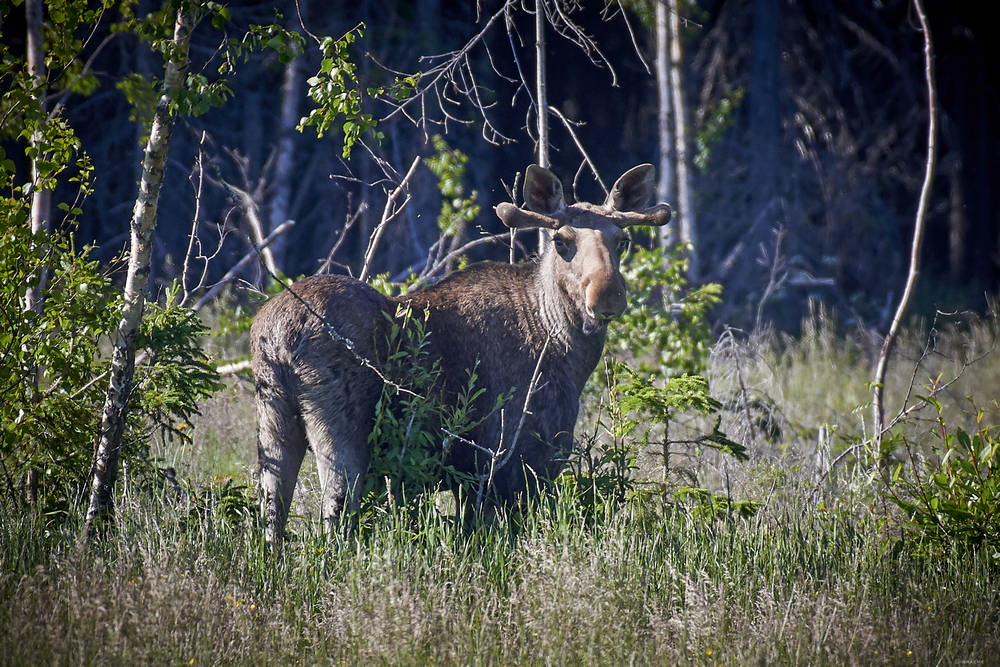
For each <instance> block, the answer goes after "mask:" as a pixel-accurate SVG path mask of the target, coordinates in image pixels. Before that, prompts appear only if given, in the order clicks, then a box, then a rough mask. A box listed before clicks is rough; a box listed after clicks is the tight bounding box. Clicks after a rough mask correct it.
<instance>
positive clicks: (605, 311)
mask: <svg viewBox="0 0 1000 667" xmlns="http://www.w3.org/2000/svg"><path fill="white" fill-rule="evenodd" d="M595 291H596V292H597V293H596V294H594V295H593V297H594V298H593V299H591V300H590V301H591V304H593V305H592V306H591V307H590V310H591V312H592V313H593V315H594V317H595V318H596V319H598V320H601V321H604V322H606V321H608V320H613V319H614V318H616V317H619V316H620V315H621V314H622V313H624V312H625V307H626V305H627V301H626V299H625V285H624V284H622V283H621V281H611V282H610V283H609V284H606V285H604V286H603V289H601V290H595Z"/></svg>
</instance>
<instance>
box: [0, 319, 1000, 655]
mask: <svg viewBox="0 0 1000 667" xmlns="http://www.w3.org/2000/svg"><path fill="white" fill-rule="evenodd" d="M821 324H822V323H821ZM949 335H950V336H955V337H956V339H951V340H950V341H949V342H948V344H947V345H948V346H950V348H949V349H952V350H955V349H959V350H961V351H963V353H967V352H968V350H969V348H970V347H973V346H978V347H977V349H979V348H981V347H982V346H983V345H985V344H986V343H985V341H986V338H988V336H986V334H985V333H984V332H983V331H980V330H975V331H966V332H965V333H964V334H963V333H961V332H958V333H954V332H951V333H949ZM961 336H965V338H964V339H961ZM921 341H922V338H921V337H919V336H913V337H912V338H911V340H910V341H909V342H908V343H906V344H905V345H904V346H902V354H901V355H900V356H901V359H902V360H903V361H901V362H900V363H898V364H897V365H896V366H894V368H893V370H892V372H891V374H890V382H891V384H892V386H891V395H892V396H893V397H895V398H894V400H896V401H899V400H900V399H899V397H900V396H903V395H905V388H903V386H902V385H903V383H909V382H910V378H911V377H912V375H913V372H912V371H913V369H912V363H911V365H910V367H909V368H908V367H907V363H909V362H908V361H907V360H912V358H913V356H914V354H918V353H919V350H920V349H921V346H922V345H923V343H922V342H921ZM970 341H972V342H970ZM728 345H729V347H728V348H727V347H725V346H719V349H718V352H717V355H716V357H715V358H714V360H713V367H712V370H711V374H710V377H711V378H712V381H713V383H714V384H715V389H716V390H717V391H718V392H719V394H720V395H727V396H729V397H730V398H733V397H737V396H738V395H740V393H741V392H742V395H743V396H744V397H746V396H751V395H753V396H754V397H756V398H757V399H759V400H758V401H757V403H755V404H754V405H755V406H756V407H753V408H752V409H750V408H749V407H747V405H749V404H739V403H738V402H733V403H732V406H733V409H732V410H731V414H729V415H728V416H727V418H726V419H727V420H728V423H727V427H728V428H730V429H731V431H732V432H733V433H735V434H738V435H739V436H740V437H742V438H744V439H745V440H746V441H747V443H748V444H749V445H750V447H751V451H752V452H753V456H752V458H751V460H750V462H748V463H746V464H736V463H733V462H732V461H727V460H725V459H722V458H720V457H717V456H714V455H708V454H707V453H705V452H687V453H686V456H684V457H679V458H678V459H676V460H677V461H679V463H677V465H678V466H686V468H687V470H686V472H685V474H686V475H687V476H689V477H691V478H694V479H697V481H698V482H699V483H702V484H704V485H706V486H712V485H713V484H716V485H718V488H724V489H725V492H726V493H728V494H731V495H732V496H733V497H734V498H739V499H748V500H754V501H756V502H759V503H760V504H761V505H760V509H759V511H758V512H757V513H756V514H755V515H754V516H751V517H748V518H740V517H737V516H735V515H725V514H723V515H721V516H718V517H716V518H714V519H709V518H705V517H704V516H702V515H701V514H699V513H698V512H697V511H696V510H697V507H691V506H687V505H684V504H677V503H664V502H663V500H662V499H661V498H660V497H659V496H657V495H655V494H637V495H635V496H633V497H631V498H630V499H628V500H626V501H624V502H621V503H616V502H612V501H607V502H604V503H601V502H598V503H596V504H595V505H586V504H581V503H580V502H578V500H577V499H576V498H575V497H573V496H571V495H570V494H568V493H559V492H557V493H555V494H554V495H553V496H551V497H547V498H544V499H542V500H540V501H539V502H538V503H536V504H535V505H533V506H531V507H529V508H526V509H525V510H523V511H522V512H519V513H518V514H517V515H515V516H511V517H502V518H500V519H498V520H497V521H495V522H492V523H491V524H489V525H482V526H477V527H467V526H464V525H463V524H462V523H461V522H457V521H456V520H455V519H454V518H453V517H452V516H451V515H450V514H449V513H448V512H447V511H441V510H439V509H438V506H437V505H436V504H435V503H433V502H430V501H428V502H426V503H424V504H423V505H422V506H421V507H419V508H417V509H415V510H413V511H405V510H399V511H396V512H383V513H378V514H373V515H372V516H370V517H368V518H367V519H366V520H365V521H364V522H363V523H362V526H361V528H360V529H359V530H358V531H357V532H356V533H353V534H351V535H349V536H347V537H344V536H341V535H340V534H337V535H334V536H328V535H323V534H322V533H321V531H320V528H319V524H318V523H317V522H316V520H315V515H316V509H315V508H316V498H315V497H316V493H317V492H316V489H315V486H316V482H315V474H314V473H313V472H312V471H311V470H309V469H304V470H303V474H302V475H301V478H302V479H301V481H300V484H299V486H298V488H297V494H298V495H299V500H298V501H297V503H296V506H295V510H294V511H295V513H296V515H297V517H296V518H295V520H294V521H293V522H292V523H291V526H292V530H293V533H294V536H293V539H291V540H290V541H289V542H288V543H287V544H286V545H285V546H284V548H283V549H281V550H280V551H278V552H275V551H274V550H272V549H270V548H269V547H268V546H267V545H266V544H264V542H263V541H262V530H261V526H260V525H259V521H258V519H257V516H256V512H255V511H254V508H253V490H252V485H253V479H252V475H251V474H250V473H249V471H250V470H252V468H253V458H254V447H253V414H252V409H251V408H249V407H248V405H249V388H248V387H247V386H246V385H245V384H242V383H237V384H235V385H234V386H233V387H232V388H231V389H230V390H228V391H226V392H223V393H221V394H220V395H219V396H217V397H216V398H214V399H212V401H211V402H209V403H207V404H206V405H205V406H204V409H203V417H202V419H201V420H200V421H199V422H198V423H196V424H194V426H193V428H194V434H195V437H194V440H193V442H191V443H190V444H187V445H184V446H183V447H181V446H180V445H177V444H175V443H171V442H169V441H166V442H162V443H159V445H158V446H159V447H161V449H162V451H160V452H159V455H160V457H161V459H162V460H163V461H164V462H165V463H166V464H169V465H172V466H174V467H175V468H176V469H177V471H178V474H179V476H180V477H181V478H183V479H186V480H188V490H187V492H186V494H184V495H181V496H178V495H177V494H175V493H174V492H173V491H171V490H170V489H169V488H163V489H160V488H128V489H126V490H125V491H124V492H123V493H122V500H121V502H120V503H119V506H118V514H117V516H118V518H117V524H116V528H115V530H113V531H111V532H110V533H108V534H107V535H106V536H105V537H104V538H103V539H102V540H99V541H96V542H91V543H86V542H85V543H81V542H80V541H79V540H78V535H79V526H78V525H74V524H73V522H72V521H69V522H63V523H46V521H45V519H44V517H36V516H32V515H31V514H30V513H24V514H17V513H15V512H12V511H7V508H5V511H4V512H3V513H2V514H0V545H2V546H0V554H2V569H0V602H2V604H0V662H2V663H3V664H17V665H21V664H24V665H27V664H31V665H35V664H74V665H75V664H101V665H115V664H129V665H133V664H205V665H208V664H255V665H257V664H281V665H284V664H305V665H313V664H346V665H369V664H404V665H418V664H420V665H422V664H460V665H478V664H489V665H508V664H510V665H513V664H530V665H535V664H538V665H550V664H552V665H580V664H586V665H591V664H598V665H622V664H695V665H749V664H768V665H770V664H819V665H824V664H830V665H834V664H835V665H843V664H861V665H868V664H900V665H923V664H958V663H964V664H998V663H1000V639H998V634H1000V632H998V623H1000V584H998V580H997V576H996V575H997V572H996V566H995V564H992V563H991V562H990V559H989V557H988V555H987V554H984V553H982V552H981V551H979V552H977V551H974V550H970V549H966V548H964V547H962V546H961V545H957V544H956V545H954V547H953V548H951V549H946V550H943V551H941V550H938V551H934V552H928V551H927V550H921V549H920V548H919V547H920V544H918V543H917V542H916V541H915V540H916V538H915V537H914V536H913V535H912V534H911V533H909V532H908V531H906V530H905V529H904V528H905V526H904V523H905V522H904V521H903V518H902V517H900V516H899V515H898V513H897V512H894V511H893V510H892V509H891V506H889V505H888V504H887V503H886V502H885V501H884V499H883V497H882V494H881V493H880V489H879V487H878V483H877V481H874V480H872V479H871V477H870V474H869V473H868V472H867V471H866V470H865V469H864V467H863V466H861V465H857V464H856V463H857V462H856V461H855V462H852V461H851V457H844V458H843V459H842V460H841V461H840V462H839V463H838V465H837V466H836V467H835V469H834V470H833V472H832V474H827V475H822V474H817V473H818V472H819V473H826V472H827V470H826V469H822V470H821V468H822V466H823V465H826V466H829V465H830V463H831V461H832V458H831V457H834V458H835V457H836V456H838V455H839V453H842V452H844V451H846V450H847V449H848V448H850V447H851V446H852V444H851V443H854V442H856V438H857V437H859V436H860V435H863V430H864V424H863V419H864V418H866V417H867V414H866V413H865V412H864V410H865V408H864V407H862V408H861V410H856V408H857V407H858V406H859V405H862V404H863V403H864V401H865V400H866V398H867V393H866V392H867V390H866V389H865V388H864V385H863V382H864V381H865V379H866V378H867V373H868V369H870V356H869V355H870V350H869V348H867V347H866V346H865V345H862V344H860V343H858V342H857V341H855V340H854V339H853V338H845V337H842V336H839V335H838V334H837V333H836V332H835V329H834V328H833V327H827V326H820V327H818V328H816V329H815V330H813V331H812V332H807V334H806V335H804V336H803V337H802V338H801V339H798V340H795V341H791V340H787V339H786V340H782V341H775V340H774V339H773V338H772V339H770V340H765V339H762V338H748V339H746V340H737V339H734V340H732V341H730V343H728ZM914 346H916V347H914ZM942 347H944V346H942ZM914 349H916V350H917V352H914ZM907 355H909V356H907ZM942 359H943V357H942V358H941V359H939V358H937V357H935V358H934V359H933V360H932V361H933V363H937V364H939V365H941V366H944V365H947V363H946V362H945V361H943V360H942ZM737 367H738V368H737ZM949 368H952V369H954V368H955V367H954V366H949ZM922 372H923V371H921V373H922ZM930 372H932V373H933V372H936V370H935V369H930ZM859 383H860V385H861V386H860V388H858V384H859ZM963 383H964V384H963ZM966 389H967V390H968V391H969V393H970V394H972V395H976V396H979V397H988V396H997V395H1000V368H998V367H997V363H996V362H995V361H993V360H992V358H987V359H985V360H983V361H982V362H980V363H978V364H977V365H975V366H973V367H971V368H969V369H966V371H965V375H963V376H962V379H961V381H960V382H959V383H956V384H954V385H952V386H951V388H950V389H949V392H947V393H945V392H943V393H942V394H941V398H943V399H945V400H946V401H947V402H948V407H947V409H948V411H949V415H952V414H953V415H956V416H955V417H954V419H956V420H959V419H961V418H962V417H961V416H960V415H962V414H963V413H962V409H961V408H962V405H963V404H964V403H965V396H964V392H965V390H966ZM764 399H766V400H764ZM761 406H763V407H761ZM764 407H766V408H767V410H764ZM765 414H771V415H772V416H773V417H774V420H773V423H770V425H769V424H768V423H767V422H766V420H763V421H762V419H761V418H762V416H764V415H765ZM949 418H951V417H949ZM821 425H826V426H827V427H828V432H830V433H833V435H832V436H831V437H830V438H829V439H828V441H827V442H828V446H829V447H830V448H831V451H830V452H828V456H827V457H826V458H824V456H821V455H820V454H822V452H819V451H818V448H819V447H820V446H821V443H822V442H823V441H822V439H821V438H819V433H820V428H819V427H820V426H821ZM583 426H584V428H594V429H596V427H594V426H593V425H586V424H585V425H583ZM907 427H909V428H912V429H913V431H914V432H915V433H921V432H922V431H923V430H924V429H923V427H922V425H921V423H920V422H919V421H909V422H907ZM310 458H311V457H310ZM644 461H645V463H643V465H646V466H655V462H656V457H655V456H647V457H645V459H644ZM824 462H825V463H824ZM636 473H637V474H645V475H647V476H649V477H654V476H655V475H656V471H655V470H645V471H642V470H640V471H636ZM918 554H919V555H918Z"/></svg>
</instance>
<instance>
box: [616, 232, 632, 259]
mask: <svg viewBox="0 0 1000 667" xmlns="http://www.w3.org/2000/svg"><path fill="white" fill-rule="evenodd" d="M631 245H632V239H630V238H629V237H628V236H623V237H621V238H620V239H618V245H617V246H616V249H617V250H618V254H619V255H624V254H625V253H626V252H627V251H628V249H629V247H630V246H631Z"/></svg>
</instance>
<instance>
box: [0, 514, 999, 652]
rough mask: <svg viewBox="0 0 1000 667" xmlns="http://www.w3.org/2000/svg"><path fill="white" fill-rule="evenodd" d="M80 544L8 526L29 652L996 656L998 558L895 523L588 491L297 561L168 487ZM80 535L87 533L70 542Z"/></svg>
mask: <svg viewBox="0 0 1000 667" xmlns="http://www.w3.org/2000/svg"><path fill="white" fill-rule="evenodd" d="M122 510H123V511H122V519H121V522H120V524H119V529H118V531H117V532H116V533H115V535H114V537H113V538H111V539H110V541H109V542H107V543H105V544H101V545H96V546H84V547H77V546H75V545H74V544H75V543H74V541H73V539H62V536H46V535H44V534H43V533H42V531H40V530H39V529H38V528H37V527H35V524H33V523H32V522H31V521H30V520H27V519H25V518H22V519H19V520H16V521H10V520H5V521H4V523H3V526H2V535H0V539H2V542H3V553H4V564H3V572H4V574H3V579H2V588H0V590H2V595H3V599H4V604H3V606H2V611H0V628H2V630H0V650H2V655H3V660H4V662H5V663H7V664H67V663H69V664H238V663H252V664H267V663H271V664H321V663H338V664H380V663H398V664H429V663H456V664H615V665H617V664H626V663H639V664H759V663H761V662H763V663H764V664H776V663H795V664H806V663H809V664H874V663H886V662H887V663H890V664H895V663H900V664H930V663H938V662H943V663H945V664H948V663H955V662H956V661H958V660H970V659H971V660H980V661H984V662H992V661H993V660H994V659H995V656H996V655H997V654H996V651H997V649H1000V645H998V644H1000V640H998V639H997V636H996V632H995V631H996V626H997V617H998V614H1000V607H998V600H1000V596H998V591H997V588H996V583H995V578H994V576H993V575H995V572H990V571H989V566H988V565H987V564H986V562H985V560H984V559H981V558H973V557H968V558H962V557H956V558H955V559H949V560H942V561H938V562H927V561H922V560H919V559H916V558H914V557H912V556H910V555H909V554H910V550H909V549H908V548H907V544H906V543H905V541H900V540H897V539H891V538H890V536H889V535H887V533H886V531H887V530H888V528H887V527H886V526H882V525H880V524H879V523H878V522H876V521H874V520H864V521H858V520H857V519H856V517H849V516H842V515H827V514H824V513H820V512H813V513H808V514H805V515H803V514H798V515H792V514H786V515H782V516H778V517H772V516H769V515H768V514H765V513H762V514H759V515H758V516H757V517H754V518H751V519H744V520H733V521H731V522H727V521H721V522H717V523H711V524H706V523H704V522H703V521H700V520H695V519H693V518H692V516H691V515H690V514H688V513H685V512H680V511H673V512H667V513H660V512H658V511H652V510H651V509H650V508H642V507H636V506H633V507H629V508H625V509H623V510H620V511H617V512H615V513H614V514H611V515H608V516H607V517H605V518H603V519H602V520H599V521H594V520H593V519H592V518H588V517H586V516H584V515H583V514H582V513H581V512H579V510H578V507H577V506H576V505H574V504H573V503H571V502H569V501H568V500H567V499H556V500H554V501H552V502H550V503H545V504H543V505H541V506H539V507H536V508H534V509H532V510H530V511H528V513H527V514H526V515H525V516H523V517H522V518H521V519H520V520H518V521H510V522H500V523H497V524H495V525H493V526H492V527H484V528H480V529H477V530H472V531H465V530H463V529H461V528H460V527H457V526H456V525H455V524H454V522H452V521H451V519H450V518H448V517H445V516H443V515H440V514H437V513H436V512H435V511H433V510H427V511H426V512H425V513H424V514H423V515H422V516H420V517H419V518H418V519H416V520H410V519H404V518H403V517H401V516H389V517H385V518H384V520H383V521H380V522H378V523H377V524H376V525H374V526H372V527H370V529H369V530H367V531H365V532H364V533H363V534H361V535H359V536H358V537H357V538H356V539H353V540H336V539H335V540H327V539H321V538H319V537H318V536H315V535H309V534H304V535H303V536H301V537H300V539H298V540H296V541H294V542H292V543H290V544H289V545H287V547H286V549H285V550H284V551H283V553H281V554H280V555H276V554H272V553H269V552H268V551H267V549H266V548H265V547H264V545H263V544H262V543H261V541H260V538H259V534H260V533H259V530H257V529H256V528H255V526H253V525H252V523H251V522H242V523H240V524H238V525H236V526H232V527H224V526H214V527H213V528H212V529H205V527H204V526H191V525H190V524H189V525H188V527H187V529H182V528H181V525H182V523H183V520H184V519H185V518H186V517H187V515H186V514H185V513H184V512H182V511H181V508H178V507H175V506H172V505H171V504H170V503H166V502H164V500H163V499H162V498H154V497H147V498H144V499H143V500H142V501H138V502H135V503H134V504H132V505H130V506H126V507H124V508H122ZM67 537H68V536H67Z"/></svg>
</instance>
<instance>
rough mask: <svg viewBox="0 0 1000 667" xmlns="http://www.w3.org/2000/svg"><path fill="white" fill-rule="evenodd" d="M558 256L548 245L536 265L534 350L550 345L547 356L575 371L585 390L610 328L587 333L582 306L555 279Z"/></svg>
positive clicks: (565, 367)
mask: <svg viewBox="0 0 1000 667" xmlns="http://www.w3.org/2000/svg"><path fill="white" fill-rule="evenodd" d="M555 255H556V253H555V252H554V251H553V249H552V247H551V243H546V244H545V247H544V249H543V252H542V256H541V257H540V258H539V260H538V264H537V265H536V266H535V283H536V287H537V290H536V294H537V298H538V303H537V308H538V311H537V312H538V322H537V326H538V332H539V335H538V336H537V337H535V339H534V341H533V343H534V344H533V347H536V348H539V349H540V348H541V347H543V346H546V345H547V348H546V357H548V358H549V359H552V360H558V361H559V363H560V365H561V366H562V367H563V368H564V369H565V370H570V369H572V372H573V374H574V377H573V381H574V382H575V383H576V385H577V387H578V389H580V390H582V389H583V385H584V384H585V383H586V381H587V378H588V377H590V374H591V372H592V371H593V370H594V368H595V367H596V366H597V362H598V361H600V358H601V354H602V353H603V351H604V341H605V338H606V337H607V327H606V326H605V325H603V324H602V325H601V326H600V327H599V328H598V329H597V330H595V331H593V332H591V333H584V331H583V319H582V316H581V313H580V308H581V305H580V304H578V303H576V302H575V301H574V300H573V299H572V298H571V297H570V296H569V295H568V294H566V293H565V292H563V291H562V290H561V289H560V288H559V286H558V283H557V281H556V279H555V275H554V273H555V270H556V267H555V262H556V261H557V258H556V257H555Z"/></svg>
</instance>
